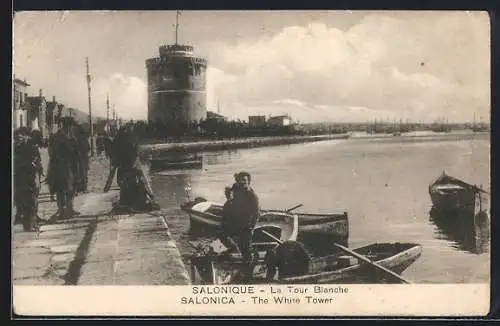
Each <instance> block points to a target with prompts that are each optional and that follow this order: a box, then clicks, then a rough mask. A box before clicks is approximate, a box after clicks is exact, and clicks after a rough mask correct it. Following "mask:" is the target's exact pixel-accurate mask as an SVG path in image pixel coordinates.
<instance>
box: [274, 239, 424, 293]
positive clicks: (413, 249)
mask: <svg viewBox="0 0 500 326" xmlns="http://www.w3.org/2000/svg"><path fill="white" fill-rule="evenodd" d="M379 244H380V243H374V244H369V245H367V246H363V247H359V248H356V249H353V251H354V252H357V250H360V249H365V248H368V247H370V246H376V245H379ZM387 244H389V243H387ZM393 244H394V245H396V243H393ZM401 244H408V245H409V248H407V249H405V250H402V251H399V252H398V253H396V254H394V255H391V256H389V257H386V258H383V259H379V260H374V262H375V263H377V264H384V263H386V262H390V261H395V260H397V259H398V258H400V257H402V256H405V255H408V253H411V254H412V256H415V257H417V258H418V257H420V255H421V254H422V245H420V244H417V243H401ZM410 245H411V246H410ZM362 265H363V264H362V263H358V264H355V265H351V266H348V267H345V268H341V269H336V270H333V271H323V272H318V273H311V274H306V275H300V276H293V277H287V278H283V279H279V280H277V281H278V283H293V282H295V281H304V280H311V281H312V280H317V279H319V278H321V277H328V276H332V275H340V274H342V273H348V272H351V271H355V270H357V269H359V268H360V267H361V266H362ZM389 268H390V267H389Z"/></svg>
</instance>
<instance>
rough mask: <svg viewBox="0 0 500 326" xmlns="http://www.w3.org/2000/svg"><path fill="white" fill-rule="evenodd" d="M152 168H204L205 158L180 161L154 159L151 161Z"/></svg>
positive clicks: (152, 169) (158, 169)
mask: <svg viewBox="0 0 500 326" xmlns="http://www.w3.org/2000/svg"><path fill="white" fill-rule="evenodd" d="M150 164H151V165H150V169H151V171H153V172H156V171H167V170H188V169H201V168H203V160H201V159H197V160H189V161H179V162H166V161H162V160H153V161H151V163H150Z"/></svg>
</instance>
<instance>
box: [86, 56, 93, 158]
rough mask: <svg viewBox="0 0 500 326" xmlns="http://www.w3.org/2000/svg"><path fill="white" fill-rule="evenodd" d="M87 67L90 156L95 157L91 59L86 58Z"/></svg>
mask: <svg viewBox="0 0 500 326" xmlns="http://www.w3.org/2000/svg"><path fill="white" fill-rule="evenodd" d="M85 65H86V67H87V89H88V98H89V132H90V156H94V126H93V125H92V97H91V89H90V81H91V79H92V78H91V77H90V72H89V58H88V57H87V58H85Z"/></svg>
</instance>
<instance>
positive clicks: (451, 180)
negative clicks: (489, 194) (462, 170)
mask: <svg viewBox="0 0 500 326" xmlns="http://www.w3.org/2000/svg"><path fill="white" fill-rule="evenodd" d="M443 180H446V183H450V184H453V183H455V184H457V185H459V186H461V187H463V191H471V190H472V191H474V192H477V193H486V191H485V190H484V189H481V188H479V187H478V186H477V185H475V184H472V183H469V182H467V181H464V180H461V179H458V178H456V177H453V176H451V175H449V174H446V173H445V172H443V173H442V174H441V175H440V176H439V177H437V178H436V179H434V181H432V182H431V183H430V184H429V192H431V191H432V189H435V187H436V186H439V185H444V184H446V183H444V182H443V183H441V182H442V181H443ZM457 190H458V189H457Z"/></svg>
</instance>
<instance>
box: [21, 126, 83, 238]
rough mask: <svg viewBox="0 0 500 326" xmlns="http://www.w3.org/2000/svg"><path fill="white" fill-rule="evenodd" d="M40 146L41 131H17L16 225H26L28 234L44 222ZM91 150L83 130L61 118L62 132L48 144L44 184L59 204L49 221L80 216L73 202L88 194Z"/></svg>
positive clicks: (23, 129)
mask: <svg viewBox="0 0 500 326" xmlns="http://www.w3.org/2000/svg"><path fill="white" fill-rule="evenodd" d="M41 144H42V137H41V133H40V131H38V130H33V131H30V130H29V129H28V128H26V127H22V128H19V129H17V130H16V131H15V132H14V205H15V207H16V215H15V221H14V223H15V224H23V228H24V230H25V231H36V230H37V227H38V225H39V223H40V222H41V221H42V219H40V218H39V216H38V195H39V192H40V188H41V185H42V182H43V180H42V177H43V176H45V174H44V171H43V165H42V160H41V155H40V147H41ZM89 149H90V148H89V142H88V135H87V133H86V132H85V131H84V130H83V128H82V127H81V126H80V125H79V124H77V123H76V122H75V121H74V119H73V118H71V117H64V118H62V119H61V121H60V129H59V130H58V131H57V132H56V133H54V134H53V135H51V136H50V138H49V142H48V154H49V165H48V169H47V176H46V179H45V180H44V181H45V182H46V183H47V185H48V188H49V193H50V199H51V200H55V201H57V212H56V213H55V214H54V215H53V216H52V217H51V218H50V219H49V222H53V221H56V220H58V219H65V218H69V217H71V216H74V215H78V214H79V213H78V212H77V211H75V210H74V208H73V199H74V197H75V196H76V195H77V194H78V193H80V192H85V191H87V175H88V169H89V155H88V154H89Z"/></svg>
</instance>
